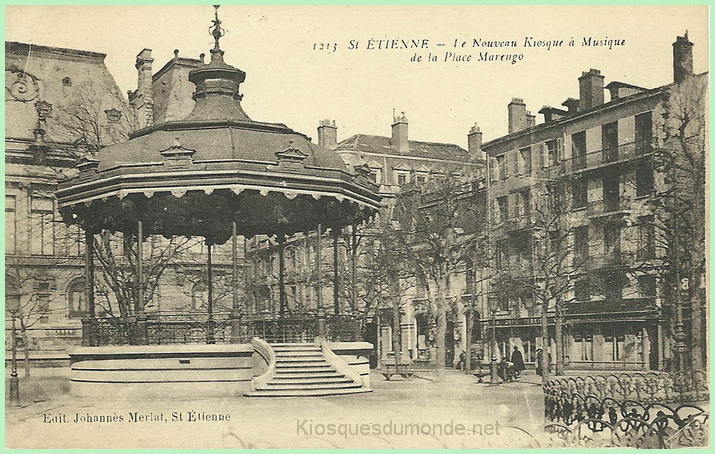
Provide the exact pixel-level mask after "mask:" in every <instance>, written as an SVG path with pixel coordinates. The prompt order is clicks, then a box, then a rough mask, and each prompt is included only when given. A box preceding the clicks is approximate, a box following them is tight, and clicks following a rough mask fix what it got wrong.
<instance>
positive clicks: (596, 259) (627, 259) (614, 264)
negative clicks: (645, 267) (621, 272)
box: [586, 251, 635, 270]
mask: <svg viewBox="0 0 715 454" xmlns="http://www.w3.org/2000/svg"><path fill="white" fill-rule="evenodd" d="M634 263H635V260H634V254H633V253H632V252H623V251H611V252H608V253H602V254H595V255H594V254H591V255H589V257H588V259H587V261H586V266H587V268H588V269H590V270H598V269H603V268H622V267H630V266H634Z"/></svg>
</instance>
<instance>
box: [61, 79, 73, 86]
mask: <svg viewBox="0 0 715 454" xmlns="http://www.w3.org/2000/svg"><path fill="white" fill-rule="evenodd" d="M62 85H64V86H65V87H71V86H72V79H70V78H69V77H64V78H63V79H62Z"/></svg>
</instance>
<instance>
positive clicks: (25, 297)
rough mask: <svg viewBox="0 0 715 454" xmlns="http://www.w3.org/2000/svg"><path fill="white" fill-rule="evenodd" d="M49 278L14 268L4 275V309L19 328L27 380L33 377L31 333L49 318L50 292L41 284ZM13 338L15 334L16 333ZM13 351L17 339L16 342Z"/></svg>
mask: <svg viewBox="0 0 715 454" xmlns="http://www.w3.org/2000/svg"><path fill="white" fill-rule="evenodd" d="M44 278H46V276H45V275H43V274H42V272H41V271H39V270H37V269H33V268H29V267H28V268H25V267H22V268H21V267H12V268H8V269H7V270H6V273H5V297H6V304H5V309H6V311H7V312H8V315H10V317H12V318H13V319H14V320H15V321H16V322H19V324H20V327H19V328H20V336H21V337H22V350H23V353H24V365H25V376H26V377H29V376H30V340H29V337H28V331H29V330H30V329H31V328H32V327H33V326H34V325H35V324H36V323H37V322H39V321H40V320H43V319H45V318H46V317H48V316H49V315H50V312H51V309H50V304H49V294H50V288H49V285H48V284H46V285H48V288H47V289H42V288H40V287H39V285H38V284H40V283H42V282H43V281H44ZM13 335H15V333H14V332H13ZM12 342H13V348H15V346H17V339H13V340H12Z"/></svg>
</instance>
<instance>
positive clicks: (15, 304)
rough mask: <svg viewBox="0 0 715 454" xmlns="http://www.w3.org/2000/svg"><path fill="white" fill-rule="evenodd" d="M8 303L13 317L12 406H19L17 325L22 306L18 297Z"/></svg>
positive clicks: (10, 400) (10, 401)
mask: <svg viewBox="0 0 715 454" xmlns="http://www.w3.org/2000/svg"><path fill="white" fill-rule="evenodd" d="M8 303H10V307H9V309H10V316H11V317H12V332H11V335H12V346H11V350H12V358H11V362H10V390H9V393H10V398H9V403H10V406H13V407H19V406H20V379H19V378H18V376H17V327H16V326H15V318H16V314H17V312H18V310H19V307H20V302H19V299H18V298H9V300H8Z"/></svg>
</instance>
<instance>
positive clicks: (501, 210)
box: [497, 196, 509, 223]
mask: <svg viewBox="0 0 715 454" xmlns="http://www.w3.org/2000/svg"><path fill="white" fill-rule="evenodd" d="M497 214H498V219H497V223H500V222H504V221H506V220H507V219H509V197H508V196H503V197H497Z"/></svg>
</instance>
